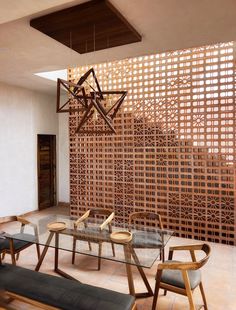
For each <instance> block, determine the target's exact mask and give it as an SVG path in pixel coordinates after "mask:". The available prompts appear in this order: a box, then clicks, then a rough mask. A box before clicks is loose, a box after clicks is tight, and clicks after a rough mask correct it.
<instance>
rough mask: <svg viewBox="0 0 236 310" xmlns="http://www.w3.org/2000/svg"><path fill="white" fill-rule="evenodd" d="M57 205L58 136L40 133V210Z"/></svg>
mask: <svg viewBox="0 0 236 310" xmlns="http://www.w3.org/2000/svg"><path fill="white" fill-rule="evenodd" d="M55 205H56V136H55V135H38V206H39V210H42V209H45V208H48V207H52V206H55Z"/></svg>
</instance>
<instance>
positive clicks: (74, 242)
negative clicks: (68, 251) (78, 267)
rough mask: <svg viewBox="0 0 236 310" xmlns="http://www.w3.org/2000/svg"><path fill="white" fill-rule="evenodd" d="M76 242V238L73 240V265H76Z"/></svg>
mask: <svg viewBox="0 0 236 310" xmlns="http://www.w3.org/2000/svg"><path fill="white" fill-rule="evenodd" d="M76 241H77V239H76V238H74V239H73V249H72V264H74V263H75V248H76Z"/></svg>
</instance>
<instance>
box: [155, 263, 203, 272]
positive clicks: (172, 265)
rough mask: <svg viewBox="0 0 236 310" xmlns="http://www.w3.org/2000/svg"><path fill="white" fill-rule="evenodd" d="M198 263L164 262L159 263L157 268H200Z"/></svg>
mask: <svg viewBox="0 0 236 310" xmlns="http://www.w3.org/2000/svg"><path fill="white" fill-rule="evenodd" d="M198 268H199V267H198V263H196V262H175V261H173V262H164V263H161V264H158V267H157V270H165V269H169V270H171V269H175V270H190V269H191V270H193V269H198Z"/></svg>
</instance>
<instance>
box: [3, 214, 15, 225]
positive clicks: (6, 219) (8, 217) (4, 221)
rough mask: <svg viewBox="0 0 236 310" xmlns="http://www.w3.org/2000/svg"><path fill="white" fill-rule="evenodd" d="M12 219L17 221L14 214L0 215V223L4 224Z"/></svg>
mask: <svg viewBox="0 0 236 310" xmlns="http://www.w3.org/2000/svg"><path fill="white" fill-rule="evenodd" d="M14 221H17V216H15V215H12V216H4V217H0V224H5V223H9V222H14Z"/></svg>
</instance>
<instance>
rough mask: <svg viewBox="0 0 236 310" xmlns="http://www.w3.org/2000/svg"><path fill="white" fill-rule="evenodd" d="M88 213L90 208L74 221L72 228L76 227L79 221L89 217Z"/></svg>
mask: <svg viewBox="0 0 236 310" xmlns="http://www.w3.org/2000/svg"><path fill="white" fill-rule="evenodd" d="M89 214H90V210H88V211H86V212H85V213H84V214H83V215H82V216H81V217H80V218H78V220H77V221H75V223H74V228H75V229H76V228H77V226H78V225H79V224H80V223H82V222H84V221H85V220H86V219H87V218H88V217H89Z"/></svg>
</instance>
